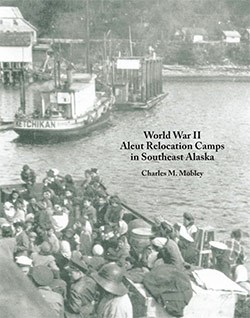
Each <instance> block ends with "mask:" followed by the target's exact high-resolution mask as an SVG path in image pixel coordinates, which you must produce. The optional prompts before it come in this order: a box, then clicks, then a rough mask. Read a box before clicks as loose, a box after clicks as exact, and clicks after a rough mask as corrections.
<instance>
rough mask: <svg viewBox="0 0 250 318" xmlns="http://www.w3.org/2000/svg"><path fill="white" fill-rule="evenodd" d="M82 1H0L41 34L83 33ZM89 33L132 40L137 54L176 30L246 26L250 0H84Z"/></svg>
mask: <svg viewBox="0 0 250 318" xmlns="http://www.w3.org/2000/svg"><path fill="white" fill-rule="evenodd" d="M86 2H87V0H0V5H5V6H7V5H12V6H17V7H19V8H20V10H21V12H22V14H23V15H24V17H25V18H26V19H27V20H29V21H30V22H31V23H32V24H34V25H35V26H37V28H38V30H39V35H40V36H43V37H45V36H49V37H64V38H85V34H86ZM89 22H90V36H91V38H101V39H102V38H103V36H104V34H105V33H107V32H108V31H109V30H111V31H110V32H109V34H110V35H109V36H111V37H112V39H128V37H129V35H128V33H129V31H128V30H129V26H130V27H131V30H132V39H133V41H135V42H137V47H136V48H137V53H138V54H140V53H142V52H143V51H145V50H146V49H147V48H148V46H149V45H152V46H153V47H154V48H155V49H156V50H160V49H161V48H166V47H167V45H168V42H169V41H170V40H171V39H173V35H174V33H175V32H176V31H177V30H180V29H181V28H183V27H196V28H203V29H205V30H206V31H207V33H208V36H209V38H210V39H215V38H216V36H217V35H218V34H219V31H220V30H234V29H236V30H239V31H240V30H243V29H244V28H247V27H248V28H249V26H250V5H249V0H89Z"/></svg>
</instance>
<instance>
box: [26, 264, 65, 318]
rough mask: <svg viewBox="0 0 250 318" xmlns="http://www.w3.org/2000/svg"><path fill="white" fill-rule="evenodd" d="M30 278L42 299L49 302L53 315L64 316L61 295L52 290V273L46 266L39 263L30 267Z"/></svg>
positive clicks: (60, 317)
mask: <svg viewBox="0 0 250 318" xmlns="http://www.w3.org/2000/svg"><path fill="white" fill-rule="evenodd" d="M31 278H32V280H33V283H34V284H35V286H37V288H38V290H39V292H40V293H41V295H42V297H43V299H44V300H45V301H46V302H47V303H48V304H49V306H50V307H51V310H53V311H54V313H55V317H59V318H63V317H64V302H63V297H62V295H60V294H59V293H56V292H54V291H52V289H51V287H50V285H51V284H52V283H53V273H52V271H51V269H49V268H48V267H47V266H44V265H40V266H35V267H33V268H32V271H31Z"/></svg>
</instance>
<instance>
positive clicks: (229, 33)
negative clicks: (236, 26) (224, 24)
mask: <svg viewBox="0 0 250 318" xmlns="http://www.w3.org/2000/svg"><path fill="white" fill-rule="evenodd" d="M222 33H223V34H224V35H225V36H229V37H234V38H240V37H241V35H240V33H239V32H238V31H222Z"/></svg>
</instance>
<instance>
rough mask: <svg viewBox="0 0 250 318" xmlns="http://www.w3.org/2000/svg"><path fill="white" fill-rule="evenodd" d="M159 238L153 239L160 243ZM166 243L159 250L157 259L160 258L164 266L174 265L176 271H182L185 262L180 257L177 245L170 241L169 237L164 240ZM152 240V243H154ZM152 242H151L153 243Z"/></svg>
mask: <svg viewBox="0 0 250 318" xmlns="http://www.w3.org/2000/svg"><path fill="white" fill-rule="evenodd" d="M159 239H160V238H157V237H156V238H155V239H154V240H155V244H156V241H157V242H158V241H160V240H159ZM165 239H166V243H165V244H164V246H163V247H162V248H161V249H160V250H159V254H158V258H162V259H163V261H164V263H165V264H171V265H174V266H175V267H176V268H177V269H179V270H183V269H184V264H185V261H184V259H183V257H182V255H181V252H180V249H179V247H178V245H177V243H176V242H175V241H174V240H172V239H171V238H170V237H167V238H165ZM154 240H153V241H154ZM153 241H152V242H153Z"/></svg>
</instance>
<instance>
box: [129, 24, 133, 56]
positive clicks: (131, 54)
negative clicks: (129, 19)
mask: <svg viewBox="0 0 250 318" xmlns="http://www.w3.org/2000/svg"><path fill="white" fill-rule="evenodd" d="M128 32H129V50H130V56H133V42H132V34H131V27H130V26H129V27H128Z"/></svg>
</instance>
